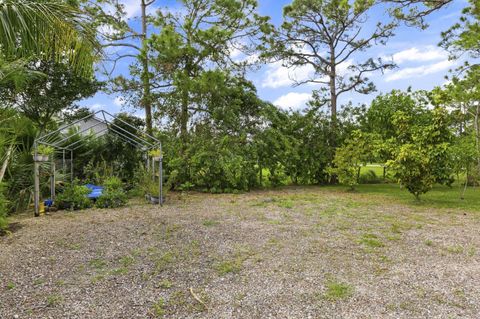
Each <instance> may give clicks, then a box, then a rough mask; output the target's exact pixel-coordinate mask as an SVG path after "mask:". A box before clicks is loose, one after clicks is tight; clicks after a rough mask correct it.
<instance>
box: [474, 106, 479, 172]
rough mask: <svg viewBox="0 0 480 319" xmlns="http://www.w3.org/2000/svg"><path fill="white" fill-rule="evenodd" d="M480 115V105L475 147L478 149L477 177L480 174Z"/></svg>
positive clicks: (476, 118) (477, 108)
mask: <svg viewBox="0 0 480 319" xmlns="http://www.w3.org/2000/svg"><path fill="white" fill-rule="evenodd" d="M479 115H480V105H477V106H476V110H475V123H474V125H475V146H476V147H477V176H478V174H479V173H480V126H479V123H478V120H479Z"/></svg>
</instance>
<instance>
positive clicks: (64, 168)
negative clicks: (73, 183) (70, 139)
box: [62, 150, 67, 178]
mask: <svg viewBox="0 0 480 319" xmlns="http://www.w3.org/2000/svg"><path fill="white" fill-rule="evenodd" d="M62 173H63V175H67V168H66V167H65V150H63V154H62ZM64 178H65V177H64Z"/></svg>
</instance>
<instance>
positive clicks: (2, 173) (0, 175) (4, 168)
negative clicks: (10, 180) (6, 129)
mask: <svg viewBox="0 0 480 319" xmlns="http://www.w3.org/2000/svg"><path fill="white" fill-rule="evenodd" d="M14 146H15V144H14V143H12V144H10V146H9V147H8V150H7V153H6V154H5V160H4V161H3V164H2V168H1V169H0V183H1V182H2V181H3V177H4V176H5V172H6V171H7V167H8V162H9V161H10V156H12V153H13V148H14Z"/></svg>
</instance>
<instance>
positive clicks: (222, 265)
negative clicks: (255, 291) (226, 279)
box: [215, 258, 243, 275]
mask: <svg viewBox="0 0 480 319" xmlns="http://www.w3.org/2000/svg"><path fill="white" fill-rule="evenodd" d="M215 268H216V270H217V272H218V273H219V275H226V274H229V273H234V274H236V273H239V272H240V271H241V270H242V268H243V260H242V259H241V258H235V259H229V260H224V261H222V262H219V263H218V264H217V265H216V267H215Z"/></svg>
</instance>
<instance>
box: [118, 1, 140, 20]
mask: <svg viewBox="0 0 480 319" xmlns="http://www.w3.org/2000/svg"><path fill="white" fill-rule="evenodd" d="M120 3H121V4H123V5H124V10H125V13H126V14H127V19H128V18H132V17H134V16H136V15H137V14H139V13H140V10H141V7H140V1H138V0H122V1H120Z"/></svg>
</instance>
